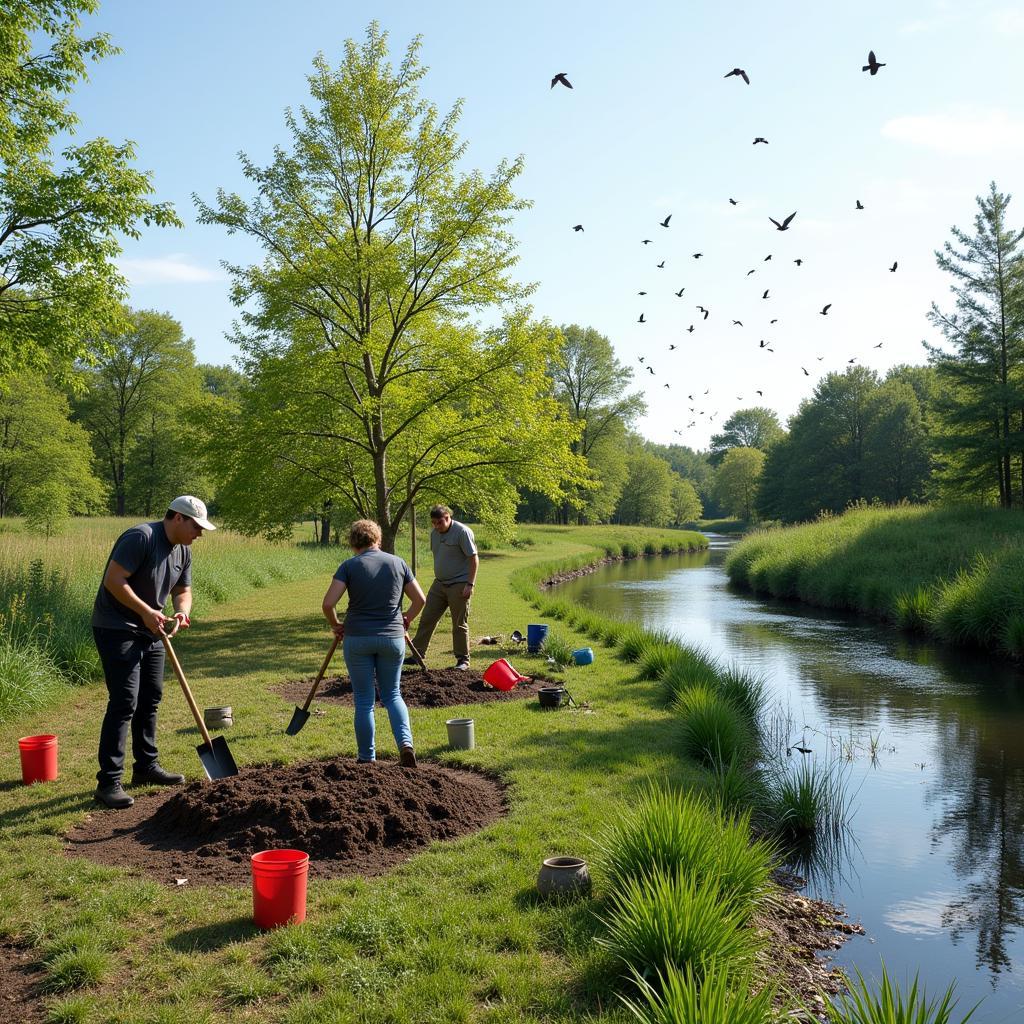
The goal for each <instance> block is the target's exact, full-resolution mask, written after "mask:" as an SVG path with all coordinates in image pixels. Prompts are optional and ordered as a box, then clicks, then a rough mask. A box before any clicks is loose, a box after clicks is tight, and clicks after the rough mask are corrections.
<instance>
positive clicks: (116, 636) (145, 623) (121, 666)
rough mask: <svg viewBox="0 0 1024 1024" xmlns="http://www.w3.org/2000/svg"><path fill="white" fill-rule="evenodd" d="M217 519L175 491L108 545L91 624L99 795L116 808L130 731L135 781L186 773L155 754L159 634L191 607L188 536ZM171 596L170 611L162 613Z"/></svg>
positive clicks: (163, 781)
mask: <svg viewBox="0 0 1024 1024" xmlns="http://www.w3.org/2000/svg"><path fill="white" fill-rule="evenodd" d="M215 529H216V527H215V526H214V525H213V524H212V523H211V522H210V521H209V520H208V519H207V518H206V505H204V504H203V502H201V501H200V500H199V499H198V498H194V497H192V495H190V494H184V495H182V496H181V497H178V498H175V499H174V501H172V502H171V504H170V506H169V507H168V509H167V514H166V515H165V516H164V518H163V520H161V521H157V522H155V523H142V524H140V525H139V526H133V527H132V528H131V529H130V530H125V532H124V533H122V534H121V536H120V537H118V538H117V541H116V542H115V543H114V548H113V550H112V551H111V552H110V557H109V558H108V559H107V567H106V569H105V570H104V573H103V582H102V583H101V584H100V589H99V591H98V592H97V594H96V601H95V603H94V604H93V609H92V632H93V636H94V637H95V639H96V648H97V650H98V651H99V654H100V661H101V662H102V664H103V675H104V678H105V679H106V683H107V693H108V695H109V700H108V701H107V710H106V713H105V714H104V716H103V724H102V726H101V727H100V749H99V762H100V769H99V771H98V772H97V773H96V779H97V786H96V794H95V796H96V799H97V800H99V801H100V802H101V803H103V804H106V806H107V807H111V808H114V809H120V808H124V807H131V805H132V804H133V803H134V802H135V801H134V800H133V799H132V797H130V796H129V795H128V794H127V793H126V792H125V791H124V789H122V787H121V775H122V773H123V772H124V755H125V743H126V741H127V738H128V729H129V726H130V727H131V733H132V755H133V756H134V759H135V765H134V769H133V771H132V785H147V784H154V783H155V784H156V785H161V786H173V785H177V784H178V783H181V782H184V781H185V776H184V775H178V774H177V773H175V772H168V771H165V770H164V769H163V768H162V767H161V766H160V763H159V761H158V760H157V750H156V713H157V708H158V706H159V704H160V698H161V697H162V696H163V687H164V646H163V641H162V639H161V637H162V636H163V635H165V634H166V635H167V636H174V634H175V633H177V632H178V630H179V629H187V628H188V627H189V626H190V625H191V622H190V620H189V612H191V610H192V552H191V550H190V546H191V544H192V542H193V541H194V540H195V539H196V538H197V537H201V536H202V535H203V530H215ZM168 597H170V598H171V600H172V603H173V606H174V614H173V615H172V616H167V615H164V612H163V609H164V605H165V604H166V603H167V598H168Z"/></svg>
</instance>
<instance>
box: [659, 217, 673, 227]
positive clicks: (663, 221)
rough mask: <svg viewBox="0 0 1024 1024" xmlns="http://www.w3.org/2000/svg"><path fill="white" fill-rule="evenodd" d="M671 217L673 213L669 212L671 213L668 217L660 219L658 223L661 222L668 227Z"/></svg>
mask: <svg viewBox="0 0 1024 1024" xmlns="http://www.w3.org/2000/svg"><path fill="white" fill-rule="evenodd" d="M671 219H672V214H671V213H670V214H669V215H668V216H667V217H666V218H665V219H664V220H659V221H658V223H659V224H660V225H661V226H662V227H663V228H667V227H668V222H669V221H670V220H671Z"/></svg>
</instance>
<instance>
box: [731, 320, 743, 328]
mask: <svg viewBox="0 0 1024 1024" xmlns="http://www.w3.org/2000/svg"><path fill="white" fill-rule="evenodd" d="M732 323H733V326H734V327H735V326H736V325H737V324H738V325H739V326H740V327H742V326H743V321H742V320H733V322H732Z"/></svg>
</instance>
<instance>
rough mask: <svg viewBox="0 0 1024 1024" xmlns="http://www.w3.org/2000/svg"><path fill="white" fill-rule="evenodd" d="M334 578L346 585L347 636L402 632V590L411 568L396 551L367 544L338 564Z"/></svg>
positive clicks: (391, 634)
mask: <svg viewBox="0 0 1024 1024" xmlns="http://www.w3.org/2000/svg"><path fill="white" fill-rule="evenodd" d="M334 578H335V579H336V580H338V581H339V582H341V583H344V584H345V586H346V587H347V588H348V589H347V593H348V610H347V611H346V612H345V635H346V636H404V635H405V626H403V625H402V592H403V591H404V590H405V586H406V584H407V583H412V581H413V578H414V577H413V574H412V569H410V568H409V566H407V565H406V564H405V562H404V561H403V560H402V559H401V558H399V557H398V556H397V555H389V554H388V553H387V552H386V551H380V550H378V549H377V548H369V549H368V550H366V551H364V552H363V553H362V554H359V555H353V556H352V557H351V558H349V559H347V560H346V561H344V562H342V563H341V565H339V566H338V571H337V572H336V573H335V574H334Z"/></svg>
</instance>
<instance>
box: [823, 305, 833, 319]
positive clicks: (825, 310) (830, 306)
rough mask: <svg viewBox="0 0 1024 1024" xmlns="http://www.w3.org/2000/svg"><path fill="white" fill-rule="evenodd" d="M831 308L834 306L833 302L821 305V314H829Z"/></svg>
mask: <svg viewBox="0 0 1024 1024" xmlns="http://www.w3.org/2000/svg"><path fill="white" fill-rule="evenodd" d="M831 308H832V303H831V302H827V303H825V305H824V306H822V307H821V315H822V316H828V311H829V310H830V309H831Z"/></svg>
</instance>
